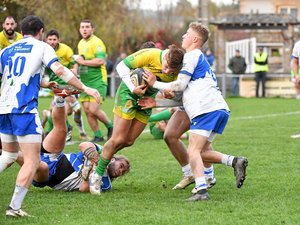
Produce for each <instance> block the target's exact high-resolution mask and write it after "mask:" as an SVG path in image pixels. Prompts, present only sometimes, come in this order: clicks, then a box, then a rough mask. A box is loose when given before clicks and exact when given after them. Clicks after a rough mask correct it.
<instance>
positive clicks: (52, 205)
mask: <svg viewBox="0 0 300 225" xmlns="http://www.w3.org/2000/svg"><path fill="white" fill-rule="evenodd" d="M49 102H50V99H48V98H41V99H40V105H39V108H40V111H41V110H42V109H44V108H47V107H48V105H49ZM227 102H228V104H229V106H230V108H231V116H230V119H229V123H228V125H227V127H226V129H225V132H224V133H223V135H220V136H218V137H217V138H216V140H215V141H214V148H215V149H216V150H218V151H221V152H224V153H227V154H232V155H238V156H246V157H247V158H248V160H249V166H248V170H247V179H246V181H245V183H244V186H243V187H242V188H241V189H237V188H236V187H235V178H234V176H233V169H232V168H231V167H226V166H224V165H215V174H216V178H217V185H216V186H214V187H213V188H212V189H211V190H210V191H209V194H210V200H209V201H207V202H195V203H189V202H185V201H184V200H185V199H186V198H188V197H189V196H190V195H191V192H190V191H191V189H192V188H193V187H192V185H191V186H190V187H188V188H187V189H185V190H183V191H173V190H172V187H173V186H174V185H175V184H176V183H177V182H178V181H179V180H180V178H181V169H180V167H179V165H178V163H177V162H176V161H175V159H174V158H173V157H172V155H171V154H170V152H169V150H168V148H167V146H166V144H165V143H164V142H163V140H154V139H152V137H151V136H150V134H149V132H144V133H143V134H142V135H141V136H140V137H139V138H138V140H137V141H136V143H135V144H134V145H133V146H132V147H129V148H126V149H124V150H122V151H121V152H119V153H120V154H123V155H126V156H127V157H128V158H129V159H130V161H131V165H132V169H131V172H130V173H129V174H127V175H126V176H124V177H122V178H120V179H117V180H116V181H114V182H113V190H112V191H110V192H107V193H104V194H103V195H101V196H92V195H90V194H83V193H79V192H71V193H66V192H63V191H53V190H51V189H50V188H44V189H39V188H34V187H32V188H31V189H30V191H29V192H28V194H27V196H26V198H25V201H24V203H23V209H24V210H25V211H27V212H28V213H29V214H31V215H34V216H35V217H33V218H25V219H24V218H23V219H7V218H5V215H4V212H5V209H6V207H7V205H8V204H9V202H10V199H11V195H12V192H13V189H14V185H15V184H14V183H15V178H16V174H17V171H18V166H16V165H14V166H12V167H11V168H10V169H8V170H6V171H5V172H4V173H2V174H0V224H64V225H68V224H75V225H78V224H106V225H110V224H111V225H118V224H120V225H127V224H128V225H132V224H136V225H139V224H159V225H163V224H172V225H173V224H211V225H215V224H222V225H223V224H228V225H232V224H243V225H244V224H249V225H253V224H272V225H273V224H299V223H300V215H299V210H300V204H299V202H300V195H299V187H300V179H299V174H300V169H299V168H300V167H299V155H300V151H299V145H300V139H291V138H290V135H292V134H295V133H300V126H299V124H300V120H299V118H300V101H297V100H294V99H280V98H275V99H243V98H229V99H227ZM112 104H113V99H108V100H107V101H106V102H105V103H104V109H105V111H106V112H107V114H108V115H109V116H110V117H111V118H112V117H113V115H112V112H111V109H112ZM70 121H72V119H71V118H70ZM85 121H86V120H85ZM85 125H86V130H87V131H88V133H89V134H90V135H91V136H92V133H91V131H90V130H89V129H88V124H87V122H86V123H85ZM101 128H102V130H103V131H105V132H106V129H105V128H104V127H103V126H101ZM72 140H73V141H74V143H75V144H74V145H68V146H66V151H77V149H78V148H77V144H78V143H79V137H78V132H77V130H76V128H75V126H74V129H73V139H72Z"/></svg>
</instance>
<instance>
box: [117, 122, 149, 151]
mask: <svg viewBox="0 0 300 225" xmlns="http://www.w3.org/2000/svg"><path fill="white" fill-rule="evenodd" d="M146 125H147V123H143V122H141V121H139V120H137V119H133V120H132V122H131V125H130V129H129V131H128V133H127V137H126V142H125V144H124V146H122V147H121V148H124V147H128V146H131V145H133V144H134V142H135V140H136V139H137V138H138V136H140V134H141V133H142V132H143V130H144V129H145V127H146ZM121 148H118V150H120V149H121Z"/></svg>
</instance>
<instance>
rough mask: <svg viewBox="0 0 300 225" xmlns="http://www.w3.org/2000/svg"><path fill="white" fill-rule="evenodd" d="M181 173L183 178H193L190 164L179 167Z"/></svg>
mask: <svg viewBox="0 0 300 225" xmlns="http://www.w3.org/2000/svg"><path fill="white" fill-rule="evenodd" d="M181 170H182V172H183V176H185V177H186V176H193V172H192V168H191V165H190V164H186V165H185V166H183V167H181Z"/></svg>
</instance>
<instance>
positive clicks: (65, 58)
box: [43, 30, 88, 139]
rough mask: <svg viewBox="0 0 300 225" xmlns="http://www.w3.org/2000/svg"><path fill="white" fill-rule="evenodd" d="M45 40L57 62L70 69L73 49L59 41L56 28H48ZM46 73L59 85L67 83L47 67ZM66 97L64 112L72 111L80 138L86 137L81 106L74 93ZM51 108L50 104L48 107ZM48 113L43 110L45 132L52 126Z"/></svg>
mask: <svg viewBox="0 0 300 225" xmlns="http://www.w3.org/2000/svg"><path fill="white" fill-rule="evenodd" d="M46 42H47V43H48V44H49V45H50V46H51V47H52V48H53V49H54V50H55V53H56V55H57V57H58V60H59V62H60V63H61V64H62V65H64V66H65V67H67V68H69V69H72V67H73V66H74V64H75V60H74V59H73V55H74V53H73V50H72V49H71V48H70V47H69V46H68V45H66V44H64V43H61V42H59V33H58V31H56V30H50V31H49V32H48V33H47V34H46ZM47 73H48V75H49V79H50V81H55V82H56V83H57V84H59V85H67V83H66V82H64V81H63V80H61V79H60V78H59V77H58V76H56V75H55V73H54V72H53V71H52V70H51V69H47ZM65 99H66V103H67V104H66V105H65V106H66V112H67V113H68V115H71V114H72V113H73V112H74V121H75V123H76V126H77V128H78V130H79V134H80V138H81V139H88V136H87V135H86V132H85V130H84V125H83V119H82V115H81V107H80V103H79V102H78V100H77V99H76V97H75V96H74V95H70V96H68V97H66V98H65ZM50 108H52V106H51V107H50ZM49 114H50V113H48V112H46V111H43V125H45V124H44V122H45V121H47V120H48V122H49V123H48V129H47V130H46V131H45V133H49V132H50V130H52V128H53V123H52V118H51V116H49ZM67 124H68V131H69V133H68V137H67V138H68V139H70V138H71V136H70V135H71V132H72V126H71V125H70V124H69V123H68V122H67Z"/></svg>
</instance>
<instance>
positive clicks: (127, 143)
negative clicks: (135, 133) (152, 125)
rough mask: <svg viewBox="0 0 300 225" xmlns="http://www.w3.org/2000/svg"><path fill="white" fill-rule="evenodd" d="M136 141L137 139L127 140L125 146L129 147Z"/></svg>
mask: <svg viewBox="0 0 300 225" xmlns="http://www.w3.org/2000/svg"><path fill="white" fill-rule="evenodd" d="M134 141H135V140H127V141H126V142H125V144H124V147H129V146H131V145H133V144H134Z"/></svg>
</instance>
